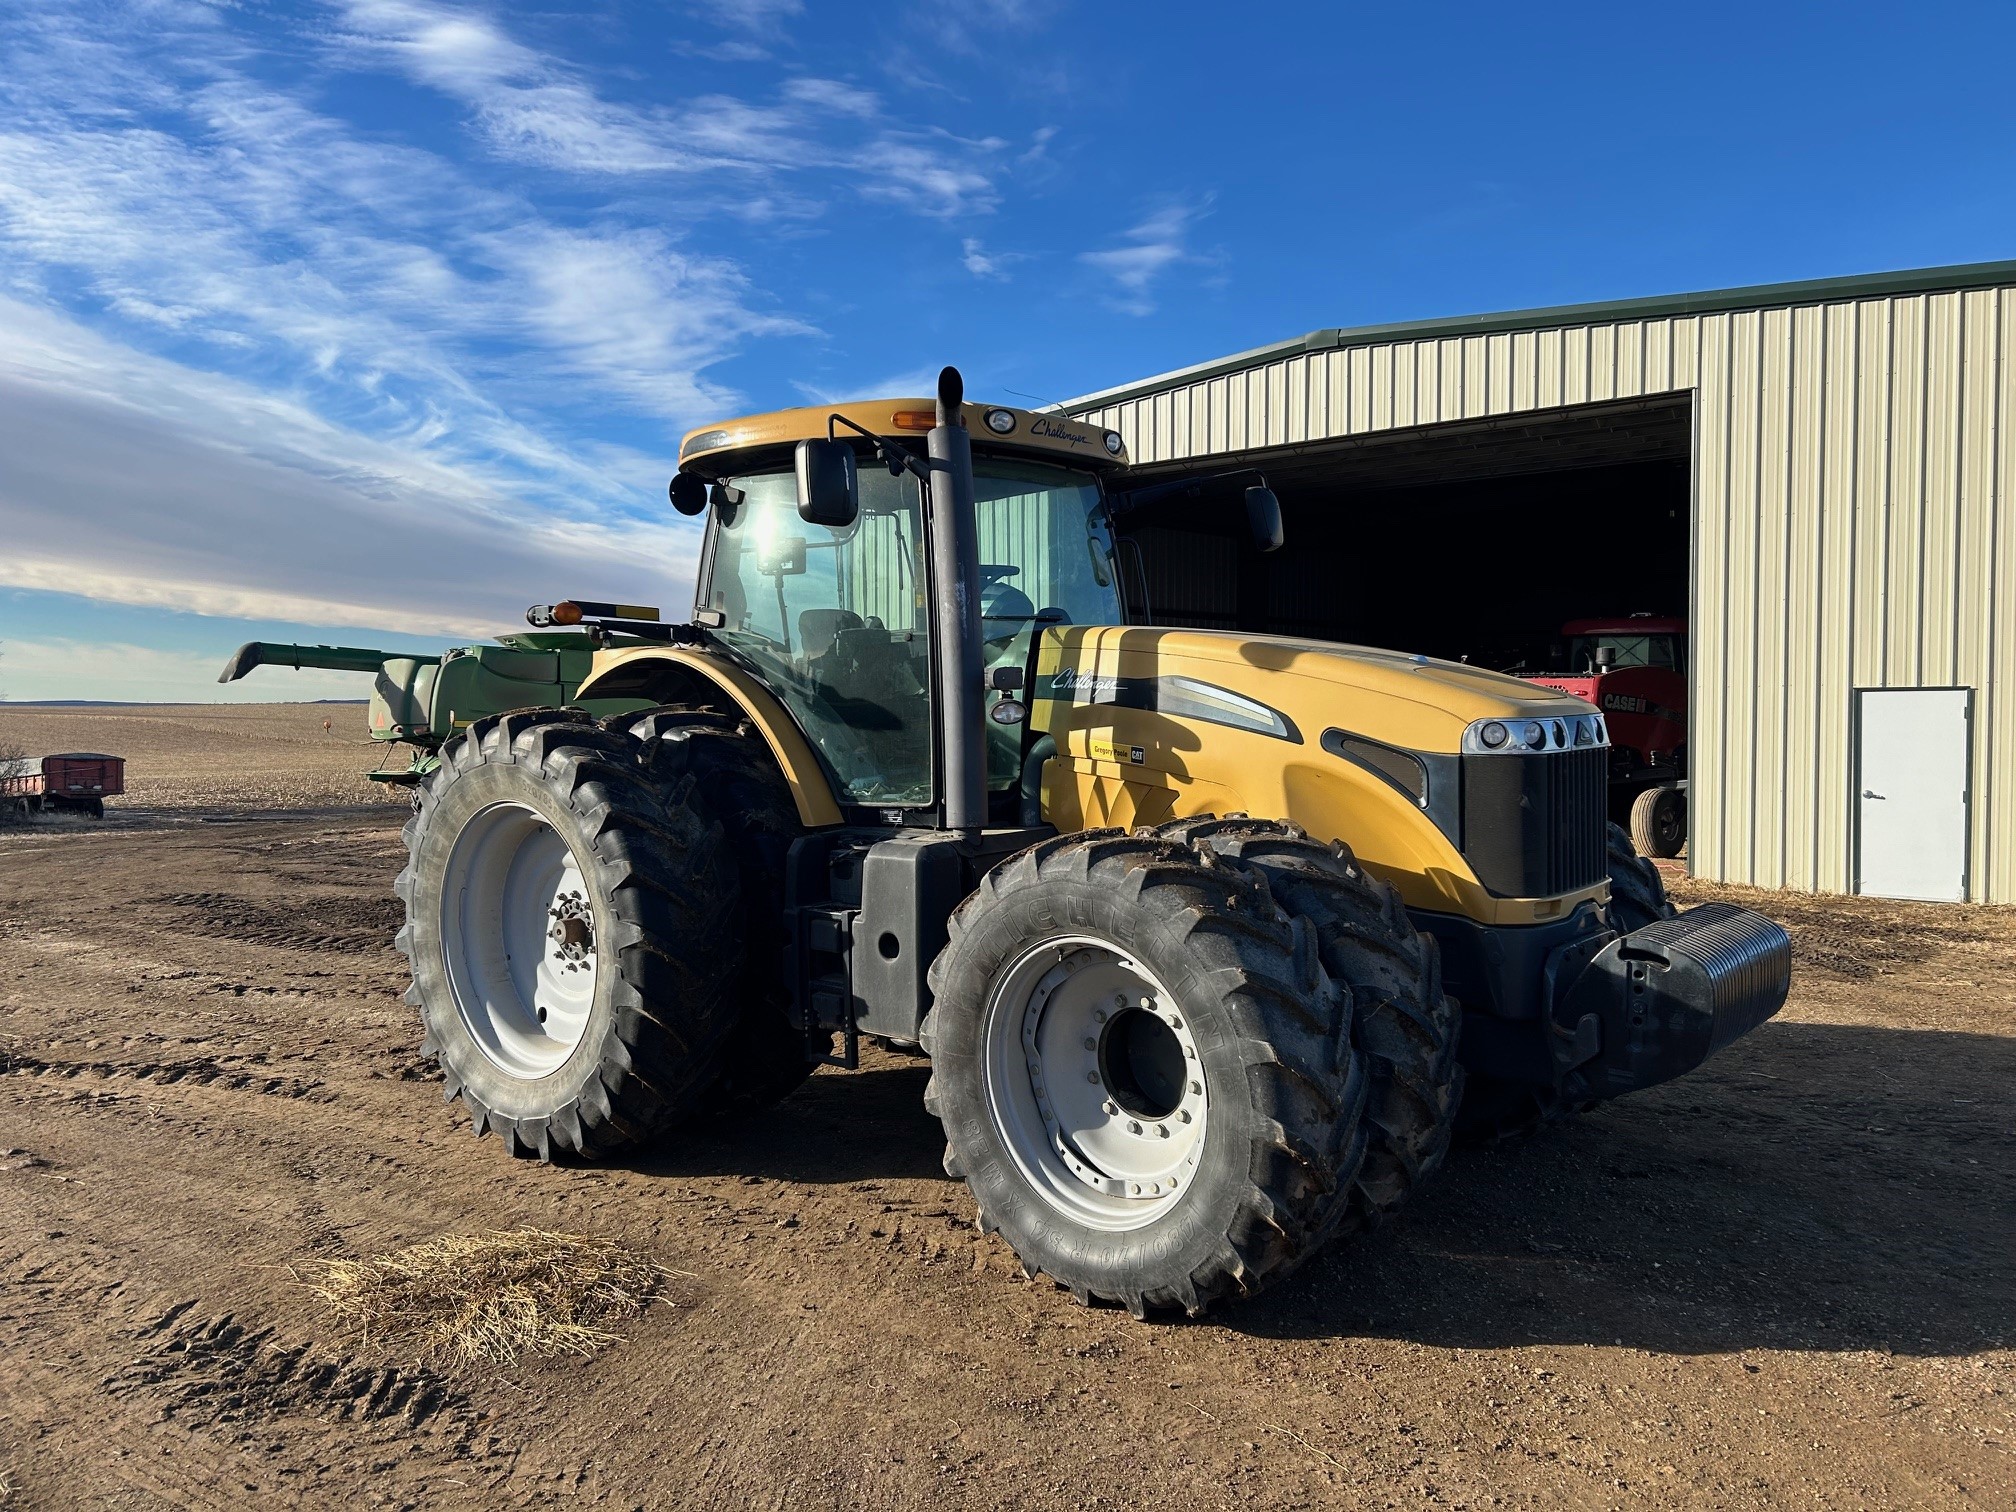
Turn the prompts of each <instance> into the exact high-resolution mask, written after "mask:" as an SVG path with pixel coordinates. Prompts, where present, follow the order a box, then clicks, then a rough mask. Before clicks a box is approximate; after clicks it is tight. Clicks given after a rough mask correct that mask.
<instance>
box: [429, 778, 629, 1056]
mask: <svg viewBox="0 0 2016 1512" xmlns="http://www.w3.org/2000/svg"><path fill="white" fill-rule="evenodd" d="M441 899H442V901H441V942H442V947H443V954H444V955H445V957H446V959H447V967H448V985H449V990H450V991H451V992H452V993H453V995H454V998H455V1008H456V1011H457V1012H458V1013H459V1014H460V1015H461V1018H462V1022H463V1024H464V1026H465V1027H467V1029H468V1030H469V1034H470V1037H471V1038H472V1039H474V1040H475V1041H476V1044H477V1046H478V1048H480V1049H481V1050H482V1052H483V1054H484V1055H485V1056H487V1057H488V1058H489V1059H490V1061H491V1062H492V1063H493V1064H495V1065H496V1066H497V1067H498V1069H499V1070H502V1071H504V1072H506V1073H508V1074H509V1075H512V1076H515V1077H519V1078H522V1079H525V1080H533V1079H536V1078H538V1077H541V1076H545V1075H548V1074H549V1073H551V1072H553V1071H556V1070H558V1069H559V1068H560V1066H562V1065H563V1064H565V1062H566V1060H567V1058H568V1057H569V1056H571V1055H572V1054H573V1053H574V1051H575V1049H576V1047H577V1046H579V1045H580V1043H581V1036H582V1034H583V1033H584V1032H585V1031H586V1030H587V1027H588V1012H589V1010H590V1009H591V1008H592V1007H593V1006H594V1003H595V973H596V944H595V942H596V939H597V937H598V933H599V931H598V929H597V920H596V919H595V917H594V912H593V908H592V905H591V904H590V902H589V898H588V889H587V886H586V884H585V883H584V882H583V880H582V877H581V867H580V863H579V862H578V861H576V860H575V858H574V853H573V851H572V850H571V849H570V848H569V847H568V844H567V842H566V840H564V839H563V838H562V837H561V835H560V833H559V831H557V830H555V829H554V828H553V826H552V825H551V824H549V823H548V822H547V821H546V818H545V816H544V815H542V814H540V813H538V812H537V811H536V810H534V809H530V808H527V807H526V806H525V805H523V804H519V803H498V804H492V805H491V806H490V807H489V808H486V809H481V810H479V811H478V812H477V813H476V814H475V815H474V816H473V817H471V819H470V820H469V822H468V823H467V824H466V825H464V826H463V828H462V832H461V834H459V835H457V836H456V837H455V846H454V849H453V850H452V851H450V852H449V856H448V875H447V878H446V885H445V886H444V887H443V888H442V890H441Z"/></svg>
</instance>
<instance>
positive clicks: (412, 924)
mask: <svg viewBox="0 0 2016 1512" xmlns="http://www.w3.org/2000/svg"><path fill="white" fill-rule="evenodd" d="M697 789H698V783H697V782H696V780H695V777H694V775H693V774H692V773H691V772H690V771H684V770H681V768H680V764H679V763H678V761H677V760H676V758H670V757H667V756H666V755H663V754H661V755H659V756H658V758H657V759H655V760H653V761H652V762H651V763H650V764H649V768H648V770H647V767H646V764H645V762H644V760H643V751H642V747H641V746H640V744H639V743H638V742H637V741H636V740H634V739H632V738H631V737H630V736H628V735H624V734H621V733H618V732H616V731H611V730H605V729H602V728H600V727H598V726H597V725H596V724H595V723H594V721H593V720H592V718H591V717H590V716H588V715H586V714H584V713H582V712H581V711H579V710H574V709H538V710H526V711H521V712H518V713H512V714H504V715H498V716H496V717H493V718H489V719H482V720H478V721H477V722H476V723H475V724H474V725H472V726H471V727H470V729H469V731H468V733H467V734H466V735H465V736H463V737H462V738H461V739H459V740H457V741H455V742H453V743H451V744H450V745H449V746H448V747H447V749H446V750H445V751H444V752H443V753H442V761H441V765H440V767H439V768H438V769H437V770H436V771H435V772H434V773H433V775H432V776H430V777H429V778H428V780H427V801H426V803H425V804H424V806H423V807H422V808H421V810H420V812H419V813H418V814H417V815H415V817H414V818H413V819H412V820H411V821H410V822H409V823H408V824H407V826H406V843H407V849H408V856H409V861H408V864H407V867H406V869H405V870H404V871H403V872H401V873H400V875H399V881H398V884H397V887H398V892H399V896H400V897H401V898H402V899H403V900H404V901H405V903H406V924H405V927H404V928H402V929H401V930H400V931H399V935H398V939H397V942H396V943H397V945H398V947H399V949H400V950H402V951H404V952H405V953H406V955H407V957H408V958H409V960H410V961H411V963H412V969H413V984H414V985H413V989H412V991H411V992H409V993H408V994H407V1001H408V1002H410V1003H413V1004H415V1005H416V1006H417V1007H418V1008H419V1009H420V1016H421V1022H422V1025H423V1028H424V1034H425V1037H424V1041H423V1044H422V1051H423V1053H425V1054H427V1055H429V1056H431V1057H433V1058H434V1059H436V1060H438V1061H439V1062H440V1065H441V1070H442V1074H443V1077H444V1079H445V1081H446V1097H447V1098H448V1099H449V1100H450V1101H452V1100H453V1099H455V1098H456V1097H460V1098H461V1099H462V1100H463V1102H464V1103H465V1104H466V1105H467V1107H468V1109H469V1114H470V1117H471V1119H472V1121H473V1122H474V1124H475V1131H476V1133H477V1134H478V1135H482V1134H485V1133H493V1134H496V1135H498V1136H499V1137H500V1138H501V1139H503V1141H504V1142H505V1145H506V1147H507V1148H509V1149H510V1150H511V1151H512V1153H513V1154H519V1155H537V1156H538V1157H539V1158H540V1159H542V1160H551V1159H552V1158H553V1157H554V1156H555V1155H556V1154H571V1155H576V1156H581V1157H584V1158H590V1159H592V1158H595V1157H599V1156H606V1155H610V1154H614V1153H616V1152H618V1151H620V1150H624V1149H627V1148H630V1147H632V1146H635V1145H638V1144H640V1143H643V1142H645V1141H646V1140H648V1139H649V1138H650V1137H651V1136H653V1135H654V1134H656V1133H657V1132H658V1131H659V1130H661V1129H664V1128H666V1127H667V1126H669V1125H670V1124H672V1123H674V1122H676V1121H678V1120H679V1119H681V1118H682V1117H685V1116H689V1115H690V1114H691V1113H692V1111H693V1110H694V1109H695V1108H696V1107H697V1106H699V1104H700V1102H701V1101H702V1099H703V1098H704V1097H705V1096H706V1095H707V1093H708V1092H709V1091H710V1090H711V1089H712V1085H713V1081H714V1079H715V1075H716V1070H715V1068H716V1066H717V1064H718V1060H719V1052H720V1045H721V1042H722V1040H723V1039H724V1038H725V1037H726V1035H727V1033H728V1031H729V1029H730V1028H731V1027H732V1025H733V1023H734V1009H735V1001H734V995H733V987H734V981H735V976H736V973H737V971H738V970H739V969H740V966H741V954H742V953H741V936H740V933H739V929H738V920H737V917H736V913H737V908H738V906H739V903H740V887H739V885H738V880H737V877H736V874H735V869H734V866H733V863H732V861H731V859H730V858H729V856H728V854H727V848H726V845H725V843H724V840H723V835H722V830H721V826H720V824H719V823H718V822H716V821H715V820H714V818H713V817H712V815H711V814H710V812H709V811H708V808H707V805H706V800H705V799H704V797H702V796H701V794H700V793H699V792H698V790H697Z"/></svg>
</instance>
